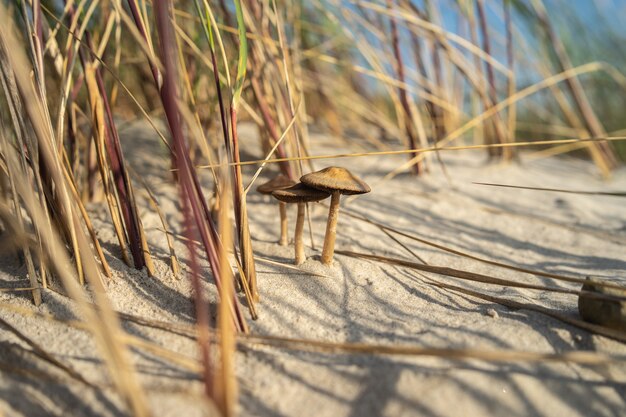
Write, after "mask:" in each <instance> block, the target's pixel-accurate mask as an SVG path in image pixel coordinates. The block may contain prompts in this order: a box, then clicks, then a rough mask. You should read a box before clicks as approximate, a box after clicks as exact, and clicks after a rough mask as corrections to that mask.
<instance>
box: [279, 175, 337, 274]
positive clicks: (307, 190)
mask: <svg viewBox="0 0 626 417" xmlns="http://www.w3.org/2000/svg"><path fill="white" fill-rule="evenodd" d="M272 195H273V196H274V198H276V199H277V200H279V201H280V202H282V203H283V204H285V203H298V217H297V220H296V232H295V234H294V238H293V241H294V246H295V250H296V252H295V253H296V255H295V261H296V265H300V264H301V263H303V262H304V261H305V260H306V257H305V255H304V244H303V242H302V234H303V230H304V205H305V203H309V202H313V201H320V200H324V199H325V198H328V197H329V196H330V194H329V193H327V192H326V191H321V190H316V189H315V188H311V187H307V186H306V185H304V184H302V183H298V184H296V185H294V186H292V187H289V188H283V189H282V190H276V191H274V192H273V193H272Z"/></svg>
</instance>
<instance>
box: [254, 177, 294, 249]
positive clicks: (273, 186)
mask: <svg viewBox="0 0 626 417" xmlns="http://www.w3.org/2000/svg"><path fill="white" fill-rule="evenodd" d="M295 183H296V182H295V181H294V180H291V179H289V178H287V177H286V176H284V175H283V174H278V175H277V176H275V177H274V178H272V179H271V180H269V181H268V182H266V183H263V184H261V185H259V186H258V187H257V188H256V190H257V191H258V192H259V193H261V194H265V195H270V194H272V192H274V191H276V190H281V189H283V188H288V187H291V186H292V185H294V184H295ZM278 208H279V209H280V240H279V241H278V244H279V245H280V246H287V204H286V203H283V202H282V201H279V202H278Z"/></svg>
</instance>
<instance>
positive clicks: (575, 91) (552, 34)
mask: <svg viewBox="0 0 626 417" xmlns="http://www.w3.org/2000/svg"><path fill="white" fill-rule="evenodd" d="M531 4H532V7H533V9H534V11H535V13H536V17H537V20H538V22H539V24H540V26H541V27H542V28H543V30H544V31H545V33H546V36H547V38H548V40H549V42H547V45H549V46H551V47H552V50H553V52H554V54H555V55H556V57H557V60H556V63H557V65H558V69H559V70H560V71H561V72H565V71H568V70H570V69H572V68H573V65H572V62H571V60H570V58H569V55H568V54H567V51H566V50H565V46H564V45H563V42H562V41H561V38H560V37H559V36H558V35H557V33H556V31H555V30H554V27H553V25H552V23H551V21H550V17H549V14H548V12H547V10H546V9H545V6H544V4H543V1H542V0H532V1H531ZM566 85H567V87H568V89H569V91H570V94H571V96H572V97H573V99H574V103H575V104H576V107H577V109H578V111H579V113H580V115H581V116H582V118H583V121H584V122H585V125H586V127H587V130H588V131H589V132H590V133H591V135H593V136H594V137H602V136H606V130H605V129H604V127H603V126H602V123H600V120H599V119H598V117H597V115H596V113H595V111H594V110H593V108H592V107H591V104H590V103H589V99H588V98H587V95H586V93H585V90H584V88H583V87H582V84H581V83H580V80H579V79H578V77H572V78H568V79H567V80H566ZM594 146H597V148H598V150H599V151H600V153H601V154H602V159H603V162H604V163H605V164H606V167H607V169H608V170H612V169H613V168H615V166H616V164H617V159H616V157H615V153H614V151H613V149H611V148H610V147H608V144H604V143H598V144H595V145H594ZM604 174H605V175H608V174H607V173H606V172H604Z"/></svg>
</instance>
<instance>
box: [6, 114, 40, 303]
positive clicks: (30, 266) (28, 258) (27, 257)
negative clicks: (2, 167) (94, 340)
mask: <svg viewBox="0 0 626 417" xmlns="http://www.w3.org/2000/svg"><path fill="white" fill-rule="evenodd" d="M0 129H1V130H2V131H0V154H4V152H5V151H4V149H6V148H7V147H9V146H11V145H9V143H8V142H7V140H6V137H5V132H6V130H5V127H4V124H3V123H2V122H1V121H0ZM5 163H7V165H8V166H7V173H8V174H9V175H7V176H8V179H9V187H10V192H11V199H12V201H13V210H14V213H15V219H16V221H17V227H18V228H19V229H21V230H23V229H24V218H23V216H22V208H21V204H20V201H19V196H18V194H17V190H16V188H15V182H14V176H13V175H11V172H15V171H16V170H18V169H19V168H18V167H17V166H11V161H10V160H5ZM24 175H26V173H24ZM20 250H21V251H22V254H23V255H24V261H25V263H26V270H27V271H28V272H27V275H28V280H29V282H30V285H31V286H32V287H35V288H34V289H33V290H32V292H31V294H32V296H33V303H35V305H36V306H39V304H41V290H39V289H37V287H39V283H38V282H37V273H36V271H35V264H34V262H33V257H32V254H31V251H30V248H29V247H28V244H27V243H26V242H24V244H23V245H21V247H20Z"/></svg>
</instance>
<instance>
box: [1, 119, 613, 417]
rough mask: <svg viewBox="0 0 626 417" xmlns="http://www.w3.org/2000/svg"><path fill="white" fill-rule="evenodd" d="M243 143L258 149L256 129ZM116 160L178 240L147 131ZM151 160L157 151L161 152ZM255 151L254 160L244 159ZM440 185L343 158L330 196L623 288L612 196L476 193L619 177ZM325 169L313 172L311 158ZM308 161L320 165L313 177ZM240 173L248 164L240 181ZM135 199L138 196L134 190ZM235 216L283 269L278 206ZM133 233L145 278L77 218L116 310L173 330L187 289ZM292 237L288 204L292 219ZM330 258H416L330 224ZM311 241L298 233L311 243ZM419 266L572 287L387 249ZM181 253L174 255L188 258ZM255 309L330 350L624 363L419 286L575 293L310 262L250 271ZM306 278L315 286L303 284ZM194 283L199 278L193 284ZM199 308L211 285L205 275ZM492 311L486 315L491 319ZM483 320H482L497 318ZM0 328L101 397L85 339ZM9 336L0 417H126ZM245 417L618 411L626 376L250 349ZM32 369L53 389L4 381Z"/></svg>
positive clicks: (554, 302) (565, 169) (435, 235)
mask: <svg viewBox="0 0 626 417" xmlns="http://www.w3.org/2000/svg"><path fill="white" fill-rule="evenodd" d="M241 135H242V138H243V140H244V141H245V142H247V143H248V144H249V146H248V147H249V149H250V152H251V153H255V152H256V151H255V149H256V140H255V139H254V129H251V128H249V127H246V126H242V128H241ZM123 141H124V146H125V147H127V148H128V149H132V150H133V151H132V152H129V153H128V155H129V158H128V162H129V163H130V165H131V166H132V167H133V168H134V169H135V171H137V172H138V173H139V174H140V175H142V177H143V178H144V179H145V180H146V181H147V182H148V183H149V184H151V186H152V188H153V190H154V191H155V193H156V194H157V197H158V198H159V202H160V204H161V206H162V208H163V210H164V211H165V212H166V215H167V218H168V221H169V222H170V227H171V228H172V229H173V231H175V232H177V233H179V232H180V231H181V228H180V223H179V214H178V209H179V203H178V194H177V192H176V190H175V188H174V187H173V186H171V185H169V184H168V183H167V181H166V177H165V176H164V170H165V169H166V168H167V167H168V166H169V162H168V161H167V159H166V158H164V157H163V158H159V156H157V155H158V153H159V152H158V149H160V148H159V147H158V140H157V139H156V138H155V137H153V135H151V134H150V133H149V130H147V129H146V127H145V126H144V125H137V126H131V127H130V128H128V129H126V130H124V133H123ZM312 144H313V146H312V151H313V153H314V154H325V153H337V152H340V151H345V149H337V148H336V147H333V145H332V142H331V141H330V140H329V139H328V138H325V137H324V136H322V135H314V136H313V138H312ZM161 154H162V155H161V156H163V155H164V152H163V151H162V150H161ZM257 156H258V155H257ZM442 156H443V159H444V161H445V162H446V166H447V169H448V172H449V174H450V176H451V182H448V181H447V180H446V179H445V177H444V176H443V175H442V173H441V170H440V168H439V167H438V165H437V164H436V163H433V164H431V172H430V174H429V175H427V176H425V177H423V178H419V179H417V178H414V177H411V176H408V175H404V174H403V175H400V176H398V177H396V178H395V179H393V180H391V181H387V182H384V183H380V179H381V178H382V177H383V176H384V175H385V174H386V173H387V172H389V171H391V170H393V169H394V168H395V167H397V166H398V165H400V164H402V163H403V162H404V161H405V160H406V158H405V157H403V156H385V157H368V158H358V159H357V158H354V159H342V160H336V161H328V164H331V163H332V164H336V165H341V166H345V167H347V168H349V169H351V170H352V171H353V172H355V173H356V174H358V175H359V176H361V177H362V178H363V179H364V180H365V181H367V182H369V183H370V185H372V188H373V191H372V193H371V194H368V195H365V196H362V197H359V198H357V199H355V200H351V201H344V203H347V204H345V205H344V207H348V208H349V209H350V210H351V211H353V212H356V213H359V214H361V215H363V216H365V217H367V218H369V219H371V220H374V221H377V222H380V223H383V224H385V225H388V226H390V227H393V228H396V229H399V230H402V231H404V232H407V233H411V234H415V235H417V236H419V237H421V238H423V239H427V240H431V241H434V242H436V243H438V244H440V245H444V246H447V247H450V248H453V249H456V250H460V251H464V252H468V253H470V254H472V255H475V256H479V257H483V258H487V259H490V260H494V261H498V262H503V263H507V264H512V265H517V266H522V267H526V268H531V269H535V270H539V271H544V272H551V273H558V274H563V275H570V276H575V277H580V278H584V277H585V276H587V275H590V276H595V277H603V278H606V279H611V280H614V281H615V282H618V283H622V284H626V274H625V273H624V270H625V269H626V260H624V255H623V254H624V251H623V245H624V243H625V242H626V212H625V211H624V209H623V200H622V199H620V198H615V197H598V196H584V195H574V194H556V193H549V192H540V191H528V190H512V189H504V188H493V187H485V186H478V185H473V184H472V182H476V181H482V182H495V183H508V184H518V185H528V186H539V187H554V188H567V189H577V190H616V191H623V190H624V189H626V170H624V169H620V170H618V171H617V172H616V173H615V175H614V178H613V179H612V180H611V181H609V182H605V181H602V180H601V179H599V178H598V177H597V174H596V171H595V169H594V167H593V166H592V165H591V164H590V163H588V162H585V161H580V160H574V159H569V158H558V159H557V158H549V159H542V160H535V161H529V158H528V157H527V155H526V154H524V155H523V157H522V160H523V161H524V164H523V165H509V166H494V165H486V164H485V163H484V154H483V153H482V152H463V153H444V154H443V155H442ZM323 164H324V165H326V162H324V163H323ZM323 164H322V162H321V161H318V162H316V167H318V168H321V167H323ZM251 173H252V169H246V174H247V175H250V174H251ZM137 186H138V187H139V185H138V184H137ZM248 201H249V214H250V222H251V231H252V236H253V237H254V242H253V243H254V249H255V252H256V254H257V255H258V256H260V257H263V258H268V259H272V260H274V261H278V262H283V263H291V262H292V257H293V248H292V247H291V246H288V247H280V246H278V245H277V244H275V243H274V242H275V241H276V240H277V231H278V218H277V213H278V210H277V207H276V206H275V205H274V204H267V203H268V202H269V198H267V197H264V196H261V195H258V194H256V193H254V192H251V194H250V196H249V198H248ZM140 204H141V207H143V209H142V220H143V223H144V226H145V227H146V229H147V231H148V240H149V243H150V244H151V247H152V248H153V254H154V257H155V262H156V265H157V269H158V276H157V277H156V278H149V277H147V275H146V274H145V272H141V271H135V270H133V269H129V268H128V267H126V266H125V265H124V264H123V262H122V261H120V260H119V259H118V257H119V256H118V247H117V244H116V241H115V238H114V235H113V231H112V228H111V225H110V223H109V222H108V220H107V218H108V214H107V211H106V209H105V207H91V210H92V212H93V217H94V223H95V225H96V228H97V230H98V233H99V236H100V238H101V240H102V242H103V246H104V250H105V252H106V254H107V257H108V259H109V262H110V264H111V267H112V268H113V269H114V270H115V275H116V278H115V280H114V281H112V282H111V283H110V284H109V286H108V291H109V294H110V298H111V300H112V302H113V304H114V306H115V308H116V309H118V310H119V311H121V312H125V313H130V314H134V315H137V316H141V317H147V318H150V319H153V320H161V321H167V322H171V323H191V322H192V321H193V314H194V313H193V307H192V304H191V296H190V294H191V288H190V284H189V282H188V280H187V279H185V278H183V279H181V280H175V279H174V278H173V277H172V274H171V272H170V271H169V269H168V256H167V254H168V251H167V246H166V243H165V239H164V238H163V233H162V232H161V231H160V230H159V229H160V228H161V225H160V222H159V219H158V217H157V216H156V214H154V213H151V212H149V211H148V210H149V209H148V205H147V202H146V201H144V200H142V201H140ZM311 214H312V222H313V225H314V227H313V235H314V238H315V243H316V247H317V249H316V250H313V249H311V248H310V247H309V240H308V238H307V239H306V240H305V242H306V244H307V254H308V255H309V256H315V255H319V251H320V249H321V248H320V247H321V244H322V239H323V233H324V224H325V214H326V209H325V208H324V207H323V206H321V205H314V206H313V209H312V211H311ZM289 216H290V221H291V224H290V228H291V227H293V222H294V220H295V219H294V217H295V209H293V208H291V209H290V210H289ZM339 221H340V224H339V228H338V233H339V234H338V237H337V249H343V250H353V251H358V252H364V253H372V254H377V255H384V256H391V257H396V258H403V259H409V260H415V259H414V258H413V257H412V255H411V254H409V253H408V252H407V251H406V250H405V249H403V248H402V247H401V246H400V245H398V244H397V243H396V242H394V241H393V240H391V239H390V238H388V237H387V236H386V235H385V234H384V233H382V232H381V231H380V230H379V229H378V228H376V227H374V226H372V225H369V224H366V223H364V222H362V221H359V220H356V219H353V218H350V217H348V216H346V215H345V214H340V220H339ZM307 232H308V230H307ZM399 239H400V240H401V241H402V242H403V243H404V244H405V245H406V246H407V247H408V248H410V249H411V250H412V251H414V252H415V253H416V254H417V255H418V256H420V257H421V258H423V259H424V260H425V261H426V262H428V263H429V264H431V265H440V266H448V267H452V268H457V269H462V270H467V271H473V272H479V273H483V274H488V275H492V276H495V277H499V278H506V279H511V280H518V281H521V280H523V281H524V282H530V283H539V284H543V285H549V286H555V287H563V288H572V289H577V288H578V286H575V285H572V284H567V283H564V282H559V281H555V280H552V279H540V278H537V277H533V276H529V275H525V274H521V273H518V272H514V271H511V270H506V269H502V268H496V267H493V266H490V265H487V264H484V263H479V262H477V261H473V260H469V259H467V258H463V257H459V256H457V255H452V254H449V253H446V252H442V251H440V250H437V249H435V248H432V247H429V246H425V245H423V244H419V243H417V242H413V241H411V240H408V239H406V238H402V237H400V238H399ZM177 250H178V255H179V256H180V257H181V259H183V260H184V259H186V258H187V255H186V253H185V250H184V245H182V243H181V242H177ZM257 269H258V274H259V283H260V290H261V295H262V303H261V304H260V306H259V314H260V319H259V320H258V321H256V322H252V321H250V325H251V329H252V332H253V333H255V334H262V335H275V336H284V337H294V338H307V339H315V340H323V341H333V342H362V343H377V344H403V345H413V346H427V347H449V348H464V347H467V348H478V349H514V350H522V351H531V352H542V353H563V352H567V351H571V350H589V351H596V352H606V353H612V354H626V347H625V346H624V345H623V344H621V343H618V342H615V341H613V340H610V339H607V338H605V337H600V336H593V335H591V334H590V333H588V332H586V331H584V330H581V329H578V328H576V327H573V326H570V325H566V324H564V323H562V322H560V321H558V320H555V319H551V318H548V317H546V316H544V315H542V314H539V313H535V312H531V311H528V310H524V309H522V310H511V309H508V308H506V307H503V306H501V305H499V304H494V303H489V302H485V301H483V300H480V299H477V298H473V297H470V296H466V295H460V294H458V293H455V292H452V291H449V290H444V289H440V288H437V287H434V286H432V285H429V284H427V283H426V280H427V279H435V280H438V281H441V282H446V283H450V284H454V285H459V286H463V287H465V288H471V289H475V290H479V291H481V292H483V293H486V294H491V295H496V296H498V297H504V298H508V299H511V300H516V301H520V302H525V303H533V304H536V305H539V306H544V307H547V308H551V309H555V310H557V311H559V312H561V313H563V314H565V315H568V316H571V317H577V309H576V297H575V296H572V295H562V294H556V293H553V292H547V291H537V290H526V289H517V288H503V287H499V286H493V285H487V284H477V283H470V282H466V281H461V280H457V279H453V278H449V277H445V276H437V275H433V274H425V276H426V277H427V278H425V277H424V276H421V275H418V274H416V273H415V271H410V270H407V269H404V268H399V267H395V266H390V265H385V264H381V263H374V262H371V261H366V260H360V259H355V258H349V257H346V256H341V255H337V256H336V260H335V264H334V266H333V267H332V268H326V267H323V266H322V265H321V264H320V263H319V262H318V261H317V260H315V259H309V260H307V262H306V263H305V264H304V265H302V267H301V269H302V272H301V273H298V272H296V271H293V270H291V269H287V268H284V267H280V266H275V265H270V264H267V263H261V262H259V263H258V264H257ZM307 271H312V272H315V273H318V274H319V273H321V274H323V275H326V276H327V277H318V276H313V275H311V274H309V273H307ZM25 274H26V270H25V267H23V266H19V264H18V263H17V260H16V259H15V258H13V257H9V258H5V259H3V260H2V261H1V262H0V280H2V282H1V285H2V287H20V286H26V282H27V281H26V277H25ZM207 277H208V274H207ZM206 287H207V290H208V293H209V294H210V298H211V300H212V302H214V301H215V289H214V286H213V284H212V283H211V280H210V277H208V278H207V285H206ZM0 298H1V300H2V303H10V304H12V305H17V306H21V307H28V308H31V309H35V308H34V307H32V305H31V303H30V301H29V299H28V297H27V295H26V294H20V295H15V294H11V293H0ZM44 299H45V303H44V304H43V305H42V306H41V307H40V308H39V309H38V310H39V311H42V312H49V313H52V314H54V315H56V316H58V317H62V318H72V317H74V316H73V313H72V311H73V310H74V309H73V306H72V303H71V302H70V301H69V300H68V299H67V298H65V297H64V296H62V295H60V294H58V293H55V292H52V291H48V292H45V293H44ZM494 311H495V313H496V314H493V313H494ZM494 316H496V317H494ZM0 317H2V318H3V319H4V320H6V321H7V322H9V323H10V324H11V325H13V326H15V327H16V328H17V329H19V330H20V331H21V332H22V333H24V334H25V335H27V336H28V337H29V338H31V339H32V340H33V341H35V342H36V343H39V344H40V345H41V346H43V347H44V348H45V349H46V350H47V351H48V352H50V353H52V354H54V355H56V357H57V358H58V359H59V360H61V361H62V362H63V363H66V364H70V365H71V366H72V368H73V369H75V370H76V371H78V372H79V373H81V374H82V375H83V376H85V377H86V378H87V379H88V380H89V381H91V382H93V383H96V384H101V385H102V384H104V385H106V384H110V383H109V381H108V379H107V378H106V375H105V372H104V371H103V370H104V366H103V365H102V363H101V361H100V359H99V357H98V355H97V354H96V353H95V347H94V343H93V341H92V340H91V338H90V336H89V335H88V334H86V333H84V332H81V331H78V330H75V329H72V328H70V327H68V326H66V325H64V324H62V323H50V322H48V321H43V320H41V319H34V318H28V317H24V316H23V315H20V314H17V313H13V312H11V311H9V310H6V309H1V310H0ZM125 327H126V329H127V330H128V331H129V332H130V333H132V334H134V335H136V336H140V337H143V338H146V339H147V340H150V341H152V342H155V343H158V344H160V345H162V346H164V347H167V348H168V349H171V350H174V351H176V352H178V353H180V355H181V357H182V356H184V355H185V356H189V357H195V355H196V346H195V342H193V341H192V340H189V339H188V338H185V337H183V336H179V335H174V334H172V333H169V332H165V331H161V330H155V329H151V328H148V327H145V326H140V325H137V324H133V323H130V322H125ZM31 352H32V349H31V348H30V347H28V346H27V345H26V344H25V343H24V342H23V341H20V340H19V339H18V338H17V337H16V336H15V335H13V334H12V333H10V332H8V331H4V329H3V331H2V332H1V333H0V361H1V363H2V366H3V368H2V369H3V370H2V376H1V379H0V411H1V412H2V413H4V415H6V416H39V415H64V416H67V415H89V416H91V415H97V416H113V415H121V414H124V412H125V411H124V404H123V403H122V401H121V400H120V399H119V398H118V397H117V396H116V394H115V393H114V391H113V390H112V389H110V388H109V389H107V388H102V387H101V388H100V389H97V390H96V389H91V388H87V387H85V386H84V385H82V384H80V383H78V382H75V381H72V380H70V379H69V378H68V377H67V376H66V375H64V374H63V373H62V372H59V371H58V370H55V369H53V368H52V367H51V366H49V365H47V364H45V363H44V362H43V361H42V360H41V359H39V358H37V357H36V356H35V355H34V354H32V353H31ZM134 360H135V364H136V366H137V369H138V371H139V372H140V374H141V380H142V382H143V383H144V384H145V387H146V391H147V392H148V393H149V399H150V403H151V405H152V407H153V409H154V413H155V415H158V416H195V415H206V414H207V413H208V411H207V410H208V408H207V407H206V406H205V404H204V402H203V400H202V389H203V388H202V384H201V383H200V382H199V380H198V376H197V375H196V374H194V373H193V372H190V371H189V370H186V369H184V368H182V367H180V366H177V365H174V364H171V363H169V362H167V361H165V360H163V359H160V358H158V357H157V356H155V355H153V354H150V353H146V352H140V351H135V355H134ZM236 361H237V375H238V377H239V378H238V380H239V383H240V407H239V414H240V415H242V416H249V415H260V416H333V417H334V416H337V417H340V416H354V417H356V416H379V415H384V416H404V415H424V416H460V415H463V416H487V415H511V416H529V415H533V416H534V415H541V416H557V415H568V416H596V415H597V416H614V415H623V414H624V413H625V410H626V366H624V364H613V365H610V366H599V367H590V366H579V365H572V364H547V363H541V364H530V363H525V362H515V363H487V362H482V361H476V360H473V361H448V360H443V359H436V358H427V357H420V358H408V357H393V356H364V355H346V354H327V353H310V352H309V353H306V352H298V351H295V350H280V349H276V348H270V347H262V346H248V347H246V348H244V349H243V350H240V351H239V352H238V353H237V356H236ZM9 365H10V366H11V367H14V368H17V369H25V370H28V371H29V372H31V373H32V372H36V371H37V370H39V371H45V372H46V373H47V374H51V375H53V376H54V379H44V378H43V377H42V378H40V379H39V380H38V381H35V380H34V379H33V378H32V374H31V375H30V376H28V375H20V374H18V373H16V369H8V368H7V366H9Z"/></svg>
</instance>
